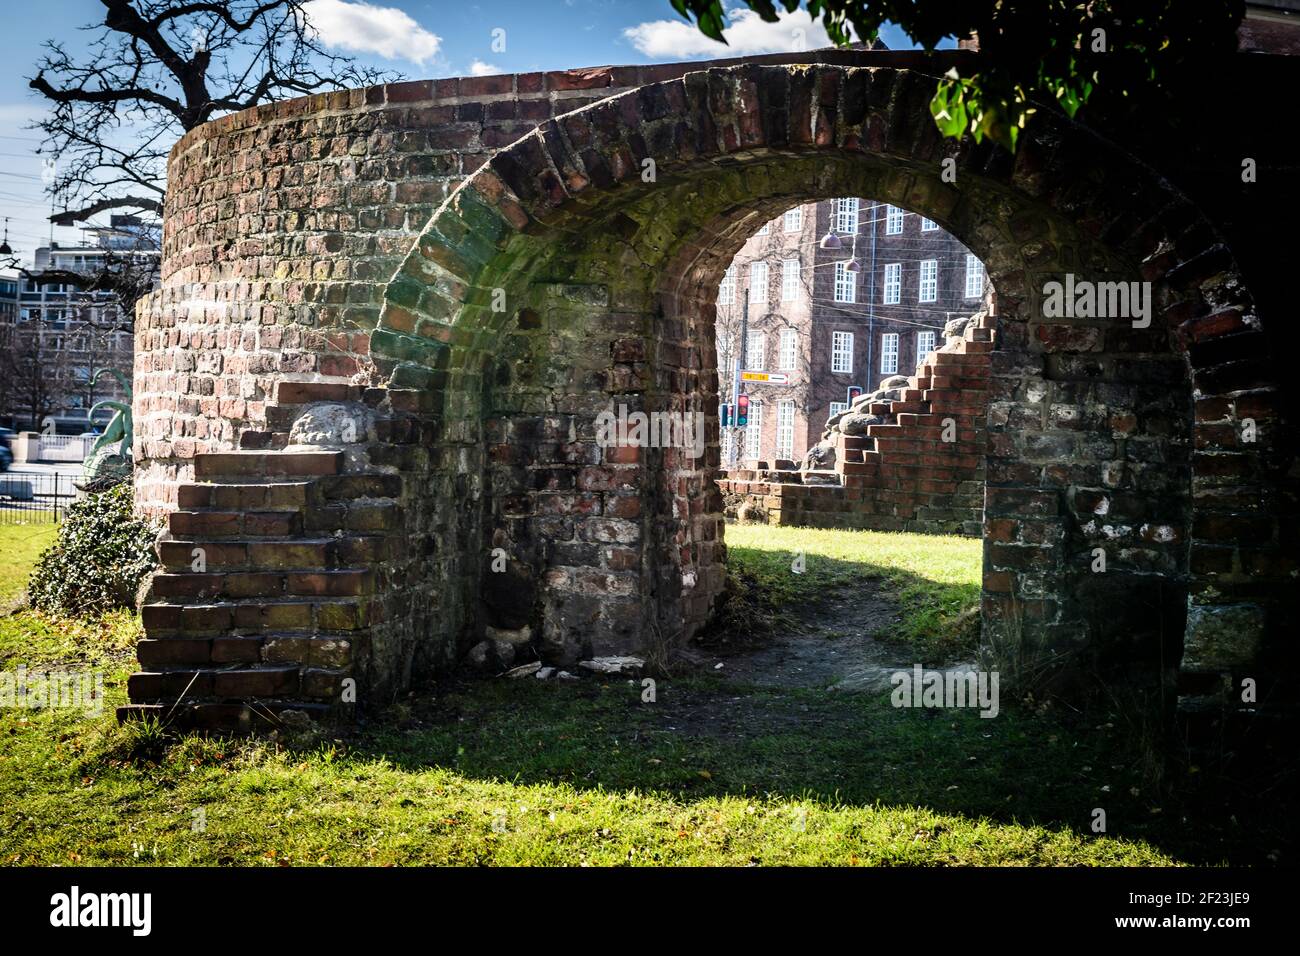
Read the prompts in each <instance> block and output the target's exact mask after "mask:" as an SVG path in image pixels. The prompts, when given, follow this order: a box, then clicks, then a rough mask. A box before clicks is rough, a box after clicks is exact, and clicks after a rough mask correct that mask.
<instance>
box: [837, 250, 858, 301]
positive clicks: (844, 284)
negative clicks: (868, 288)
mask: <svg viewBox="0 0 1300 956" xmlns="http://www.w3.org/2000/svg"><path fill="white" fill-rule="evenodd" d="M848 265H849V263H848V260H847V259H841V260H840V261H839V262H837V263H835V301H836V302H857V301H858V281H857V280H858V274H857V273H856V272H850V271H849V269H848Z"/></svg>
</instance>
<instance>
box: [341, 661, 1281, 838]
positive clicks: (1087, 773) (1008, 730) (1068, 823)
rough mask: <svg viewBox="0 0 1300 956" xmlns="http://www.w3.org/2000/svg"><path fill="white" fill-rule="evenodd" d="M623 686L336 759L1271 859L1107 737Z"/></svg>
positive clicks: (757, 692)
mask: <svg viewBox="0 0 1300 956" xmlns="http://www.w3.org/2000/svg"><path fill="white" fill-rule="evenodd" d="M656 691H657V695H656V696H657V699H656V700H655V702H654V703H647V702H643V701H642V698H641V695H642V688H641V686H640V685H639V683H635V684H634V683H631V682H627V681H624V680H618V681H603V682H599V683H598V682H595V681H585V682H583V683H581V684H559V683H554V682H539V681H534V680H531V679H528V680H518V681H503V680H497V681H487V680H484V681H462V682H456V683H452V684H446V685H443V686H441V687H440V688H438V691H437V696H436V698H435V699H434V700H433V701H432V702H429V703H426V704H422V705H420V706H419V707H416V708H398V710H397V712H396V713H395V714H393V715H390V717H391V718H392V720H391V722H388V723H386V724H385V725H382V726H376V727H373V728H371V729H370V730H368V731H367V732H366V733H364V734H363V735H362V736H361V738H360V739H357V740H355V741H354V743H353V747H352V748H351V752H352V754H353V755H354V756H362V757H364V756H366V755H367V754H369V755H372V756H375V757H380V756H382V757H384V758H386V759H387V760H389V761H392V762H393V763H394V764H396V765H397V766H398V767H401V768H404V769H407V770H419V769H425V768H428V767H431V766H441V767H446V768H449V769H453V770H455V771H456V772H457V773H460V774H462V775H465V776H468V777H472V778H478V779H481V780H487V781H495V782H510V783H518V784H548V783H549V784H568V785H570V786H573V787H575V788H577V789H593V790H595V789H599V790H605V791H635V792H641V793H650V794H656V795H662V796H667V797H670V798H673V799H678V800H697V799H701V798H707V797H715V796H723V795H730V796H738V797H747V798H758V799H763V798H786V799H794V800H799V801H804V802H811V803H815V804H817V805H820V806H822V807H823V808H827V809H829V808H833V807H841V806H866V807H869V806H916V807H922V808H927V809H930V810H933V811H935V812H938V813H945V814H956V815H961V816H964V817H967V818H971V819H978V818H984V817H987V818H989V819H991V820H993V821H994V822H997V823H1014V824H1019V825H1034V824H1036V825H1040V826H1043V827H1047V828H1050V829H1053V830H1061V829H1065V830H1069V831H1072V832H1074V833H1076V834H1080V835H1084V836H1088V835H1091V834H1092V831H1091V825H1092V821H1093V819H1094V817H1093V813H1094V809H1095V808H1102V809H1104V810H1105V811H1106V817H1107V825H1108V826H1107V835H1109V836H1111V837H1121V838H1127V839H1135V840H1144V841H1146V842H1148V843H1150V844H1151V845H1152V846H1155V847H1157V848H1158V849H1160V850H1162V851H1163V852H1165V853H1167V854H1169V855H1171V856H1172V857H1174V858H1175V859H1178V860H1180V861H1185V862H1189V863H1204V864H1216V863H1222V862H1237V863H1252V862H1261V861H1262V860H1263V858H1264V854H1265V853H1267V852H1268V851H1269V849H1270V848H1271V847H1273V846H1275V845H1276V844H1274V843H1272V842H1271V841H1272V840H1273V835H1272V834H1267V833H1243V831H1244V830H1248V829H1249V828H1248V827H1244V826H1237V825H1232V826H1229V825H1228V824H1226V823H1223V824H1222V825H1220V824H1219V823H1214V822H1205V821H1198V822H1196V823H1195V824H1192V823H1191V822H1189V821H1188V820H1187V819H1185V818H1184V817H1183V811H1182V810H1181V809H1180V808H1179V807H1178V806H1177V805H1176V803H1175V802H1173V801H1170V800H1167V799H1164V798H1162V797H1160V796H1158V795H1157V794H1156V793H1154V792H1151V791H1148V792H1144V791H1143V783H1142V781H1141V780H1139V779H1137V771H1136V769H1135V768H1136V767H1137V765H1138V764H1137V761H1135V760H1133V759H1132V755H1131V754H1130V753H1128V752H1127V746H1126V743H1125V741H1124V740H1123V739H1121V735H1120V734H1119V733H1118V732H1117V731H1116V730H1115V729H1114V728H1113V727H1112V728H1106V727H1104V726H1102V727H1096V728H1091V727H1074V728H1071V727H1069V726H1067V722H1065V721H1063V720H1060V719H1057V718H1056V717H1054V716H1052V715H1041V714H1035V713H1032V712H1030V711H1029V710H1027V709H1026V708H1023V707H1016V706H1011V707H1008V706H1007V705H1006V704H1005V703H1004V705H1003V710H1002V712H1001V713H1000V714H999V716H998V717H996V718H993V719H986V718H981V717H979V716H978V713H977V712H975V711H973V710H961V711H952V710H946V711H945V710H920V709H916V710H913V709H896V708H894V707H892V706H891V705H890V703H889V700H888V698H887V696H885V695H883V694H880V695H869V696H858V695H837V694H828V693H825V692H820V691H809V690H790V691H779V690H772V689H770V688H754V687H751V686H747V685H738V684H731V683H727V682H724V681H720V680H716V679H711V678H693V679H685V680H668V681H660V682H659V683H658V686H657V688H656Z"/></svg>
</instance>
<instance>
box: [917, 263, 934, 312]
mask: <svg viewBox="0 0 1300 956" xmlns="http://www.w3.org/2000/svg"><path fill="white" fill-rule="evenodd" d="M937 298H939V260H938V259H922V260H921V282H920V284H919V285H918V286H917V296H916V300H917V301H918V302H933V301H935V300H936V299H937Z"/></svg>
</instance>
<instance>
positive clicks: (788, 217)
mask: <svg viewBox="0 0 1300 956" xmlns="http://www.w3.org/2000/svg"><path fill="white" fill-rule="evenodd" d="M802 228H803V206H795V207H794V208H793V209H787V210H786V211H785V231H786V232H798V231H799V230H800V229H802Z"/></svg>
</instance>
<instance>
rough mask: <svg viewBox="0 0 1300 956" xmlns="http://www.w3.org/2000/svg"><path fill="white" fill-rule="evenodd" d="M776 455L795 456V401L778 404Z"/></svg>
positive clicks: (779, 456) (782, 456) (783, 456)
mask: <svg viewBox="0 0 1300 956" xmlns="http://www.w3.org/2000/svg"><path fill="white" fill-rule="evenodd" d="M776 457H777V458H793V457H794V402H778V403H777V406H776Z"/></svg>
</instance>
